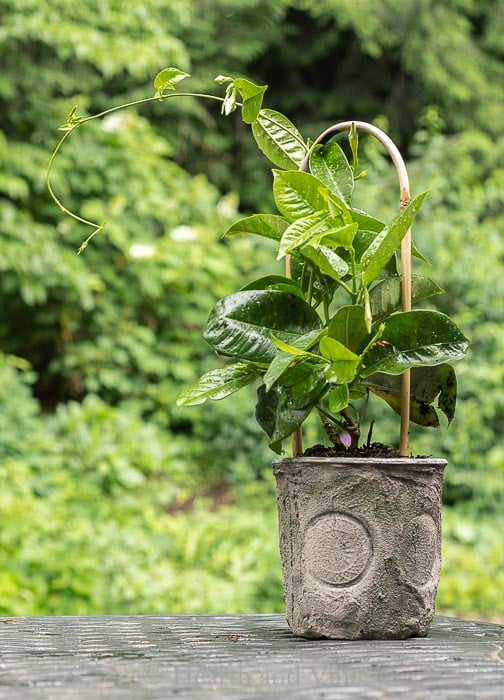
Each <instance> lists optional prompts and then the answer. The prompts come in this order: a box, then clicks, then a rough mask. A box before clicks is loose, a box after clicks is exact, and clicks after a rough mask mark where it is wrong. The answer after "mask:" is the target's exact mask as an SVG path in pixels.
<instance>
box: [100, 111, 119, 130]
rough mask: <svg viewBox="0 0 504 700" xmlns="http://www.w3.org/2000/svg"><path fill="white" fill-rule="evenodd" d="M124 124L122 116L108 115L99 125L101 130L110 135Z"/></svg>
mask: <svg viewBox="0 0 504 700" xmlns="http://www.w3.org/2000/svg"><path fill="white" fill-rule="evenodd" d="M123 124H124V114H109V115H108V117H105V118H104V119H103V121H102V123H101V128H102V129H103V131H106V132H107V134H112V133H114V131H119V129H120V128H121V127H122V126H123Z"/></svg>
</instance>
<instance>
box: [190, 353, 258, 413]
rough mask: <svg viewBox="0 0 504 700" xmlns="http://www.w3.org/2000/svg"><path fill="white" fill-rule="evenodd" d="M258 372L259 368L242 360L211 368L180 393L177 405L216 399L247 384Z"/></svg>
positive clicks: (191, 404) (255, 377) (193, 404)
mask: <svg viewBox="0 0 504 700" xmlns="http://www.w3.org/2000/svg"><path fill="white" fill-rule="evenodd" d="M260 374H261V370H260V369H258V368H257V367H254V366H253V365H249V364H245V363H243V362H237V363H236V364H234V365H229V366H227V367H221V368H219V369H213V370H211V371H210V372H207V373H206V374H204V375H203V376H202V377H200V379H198V381H197V382H196V383H195V384H193V385H192V386H189V387H187V388H186V389H184V390H183V391H182V392H181V393H180V395H179V397H178V399H177V406H197V405H198V404H201V403H205V401H206V400H207V399H213V400H214V401H218V400H219V399H223V398H225V397H226V396H229V395H230V394H234V393H235V391H238V389H241V388H242V387H244V386H247V384H250V383H251V382H253V381H254V379H257V377H258V376H259V375H260Z"/></svg>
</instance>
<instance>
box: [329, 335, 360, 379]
mask: <svg viewBox="0 0 504 700" xmlns="http://www.w3.org/2000/svg"><path fill="white" fill-rule="evenodd" d="M319 348H320V353H321V355H322V356H323V357H324V358H325V359H326V360H328V361H329V362H330V363H331V364H330V365H329V367H327V369H326V371H325V376H326V379H327V381H329V382H331V383H334V384H348V383H349V382H351V381H352V380H353V379H354V377H355V373H356V371H357V367H358V366H359V363H360V361H361V358H360V357H359V356H358V355H356V354H355V353H354V352H352V351H351V350H349V349H348V348H347V347H345V346H344V345H343V344H342V343H340V342H339V341H338V340H334V338H329V337H327V338H322V340H321V341H320V344H319Z"/></svg>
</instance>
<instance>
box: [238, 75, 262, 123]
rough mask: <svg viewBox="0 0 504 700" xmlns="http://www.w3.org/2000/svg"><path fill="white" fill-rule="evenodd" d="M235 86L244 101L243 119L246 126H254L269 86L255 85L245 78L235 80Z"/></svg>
mask: <svg viewBox="0 0 504 700" xmlns="http://www.w3.org/2000/svg"><path fill="white" fill-rule="evenodd" d="M234 85H235V87H236V89H237V90H238V92H239V93H240V95H241V97H242V100H243V106H242V119H243V121H244V122H245V124H252V123H253V122H255V120H256V119H257V117H258V116H259V112H260V109H261V106H262V100H263V97H264V93H265V92H266V90H267V87H268V86H267V85H255V84H254V83H251V82H250V80H245V78H235V80H234Z"/></svg>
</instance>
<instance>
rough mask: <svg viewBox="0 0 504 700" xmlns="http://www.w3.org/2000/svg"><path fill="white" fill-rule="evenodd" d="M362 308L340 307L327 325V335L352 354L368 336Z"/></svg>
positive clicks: (356, 306) (353, 306)
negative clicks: (351, 351)
mask: <svg viewBox="0 0 504 700" xmlns="http://www.w3.org/2000/svg"><path fill="white" fill-rule="evenodd" d="M364 314H365V312H364V307H363V306H358V305H351V306H342V307H341V308H340V309H338V311H337V312H336V314H335V315H334V316H333V318H332V319H331V321H330V323H329V327H328V335H329V337H330V338H334V340H338V341H339V342H340V343H343V345H344V346H345V347H347V348H349V349H350V350H353V351H354V352H355V351H357V349H358V348H359V346H360V344H361V343H362V341H363V340H364V338H366V336H367V335H368V328H367V325H366V319H365V317H364Z"/></svg>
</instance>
